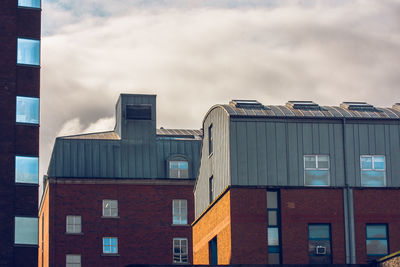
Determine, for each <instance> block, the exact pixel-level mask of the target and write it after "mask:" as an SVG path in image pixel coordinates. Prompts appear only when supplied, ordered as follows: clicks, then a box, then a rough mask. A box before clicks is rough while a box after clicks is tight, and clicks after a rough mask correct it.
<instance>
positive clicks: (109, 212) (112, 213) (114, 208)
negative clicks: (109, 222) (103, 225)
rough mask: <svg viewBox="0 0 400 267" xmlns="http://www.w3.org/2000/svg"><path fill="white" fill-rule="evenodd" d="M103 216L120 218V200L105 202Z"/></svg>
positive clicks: (106, 200)
mask: <svg viewBox="0 0 400 267" xmlns="http://www.w3.org/2000/svg"><path fill="white" fill-rule="evenodd" d="M103 216H104V217H118V200H110V199H104V200H103Z"/></svg>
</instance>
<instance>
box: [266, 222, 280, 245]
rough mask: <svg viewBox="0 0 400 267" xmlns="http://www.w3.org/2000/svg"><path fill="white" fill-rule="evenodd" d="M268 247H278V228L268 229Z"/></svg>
mask: <svg viewBox="0 0 400 267" xmlns="http://www.w3.org/2000/svg"><path fill="white" fill-rule="evenodd" d="M268 246H279V229H278V227H268Z"/></svg>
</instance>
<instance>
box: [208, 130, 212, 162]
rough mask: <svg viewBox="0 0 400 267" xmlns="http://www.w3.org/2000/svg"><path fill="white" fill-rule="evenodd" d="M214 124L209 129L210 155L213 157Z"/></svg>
mask: <svg viewBox="0 0 400 267" xmlns="http://www.w3.org/2000/svg"><path fill="white" fill-rule="evenodd" d="M212 127H213V126H212V124H211V125H210V127H208V154H209V155H211V154H212V153H213V131H212Z"/></svg>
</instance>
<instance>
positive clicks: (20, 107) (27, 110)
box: [16, 96, 39, 124]
mask: <svg viewBox="0 0 400 267" xmlns="http://www.w3.org/2000/svg"><path fill="white" fill-rule="evenodd" d="M16 122H20V123H32V124H39V98H36V97H22V96H17V117H16Z"/></svg>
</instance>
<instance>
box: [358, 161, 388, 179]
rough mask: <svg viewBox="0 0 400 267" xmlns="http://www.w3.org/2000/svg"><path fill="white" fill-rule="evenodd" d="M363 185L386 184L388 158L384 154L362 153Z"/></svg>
mask: <svg viewBox="0 0 400 267" xmlns="http://www.w3.org/2000/svg"><path fill="white" fill-rule="evenodd" d="M360 164H361V185H362V186H386V160H385V156H383V155H362V156H360Z"/></svg>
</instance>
